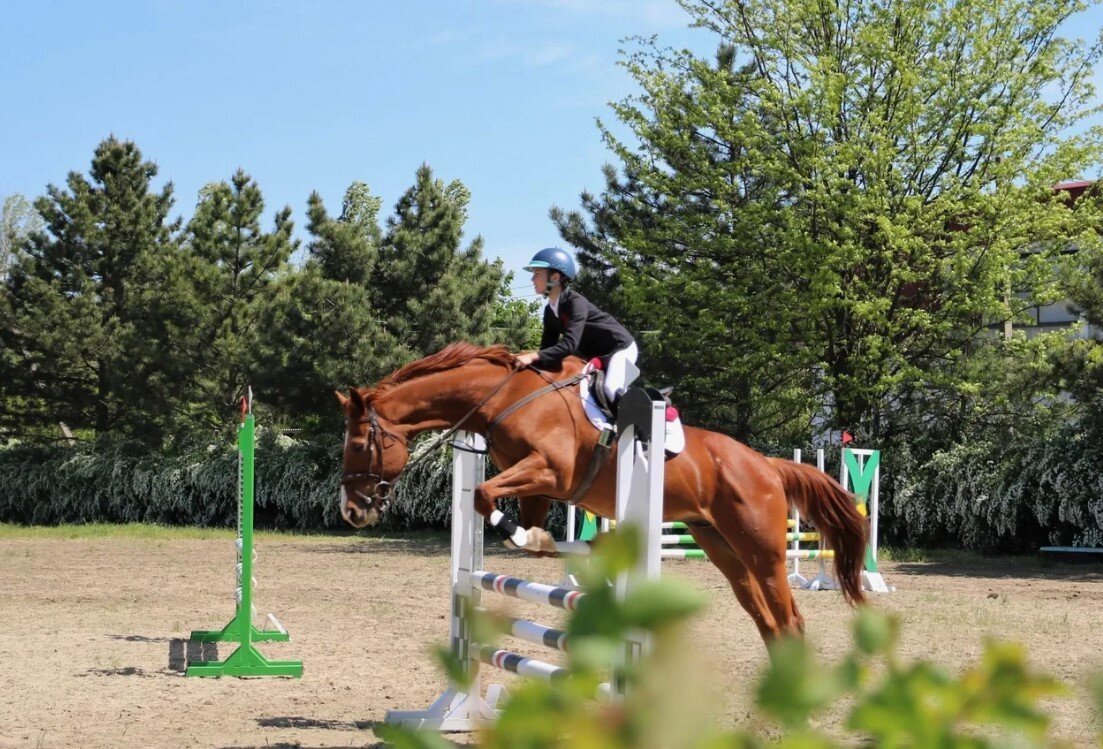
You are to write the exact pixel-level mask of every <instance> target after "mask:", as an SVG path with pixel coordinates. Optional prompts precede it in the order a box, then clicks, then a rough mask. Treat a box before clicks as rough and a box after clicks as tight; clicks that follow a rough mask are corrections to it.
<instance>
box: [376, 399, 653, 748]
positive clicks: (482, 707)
mask: <svg viewBox="0 0 1103 749" xmlns="http://www.w3.org/2000/svg"><path fill="white" fill-rule="evenodd" d="M665 426H666V404H665V402H663V401H654V402H652V401H651V399H650V397H649V396H648V395H647V394H646V392H645V391H643V390H640V389H632V390H629V391H628V392H627V393H626V394H625V395H624V397H623V398H622V400H621V405H620V409H619V414H618V432H619V435H620V438H619V440H618V442H617V480H616V497H617V502H616V515H617V520H618V521H620V522H621V523H627V524H633V525H637V526H639V527H641V528H642V529H643V530H644V533H643V538H644V541H645V548H644V550H643V553H642V554H641V557H640V560H639V562H638V564H637V567H636V569H635V570H633V571H631V572H629V573H626V574H624V575H622V576H621V577H620V578H618V580H616V589H617V593H618V595H621V596H623V595H625V594H626V593H627V591H628V590H629V589H630V588H631V587H632V586H633V585H635V584H638V582H639V581H641V580H645V579H654V578H657V577H658V574H659V565H660V561H661V558H660V556H659V554H660V540H659V537H660V536H661V535H662V534H661V530H660V527H659V526H660V524H661V523H662V510H663V508H662V496H663V494H662V489H663V474H664V469H665V454H664V445H663V436H664V433H665ZM637 435H639V436H640V437H641V438H642V439H637ZM648 437H650V439H647V438H648ZM645 443H646V445H647V447H646V449H645V448H644V444H645ZM454 445H456V446H457V447H459V448H460V449H456V450H454V451H453V461H454V467H453V490H452V555H451V579H452V621H451V636H452V639H451V649H452V655H453V656H454V657H455V658H456V659H457V660H458V661H459V662H460V663H462V664H463V666H464V669H465V674H464V677H465V678H464V680H463V681H464V683H462V684H452V685H450V686H449V688H448V689H447V690H446V691H445V692H444V694H442V695H441V696H440V697H439V698H438V699H437V700H436V701H435V702H434V703H433V704H432V705H430V706H429V707H428V708H427V709H425V710H414V711H398V710H393V711H390V712H388V713H387V715H386V722H387V723H396V724H401V725H405V726H409V727H413V728H420V729H431V730H436V731H442V732H449V731H470V730H473V729H474V728H476V727H478V726H479V725H480V724H484V723H486V722H488V721H493V720H495V719H496V718H497V705H498V702H499V701H500V700H501V698H502V697H503V696H504V695H505V694H506V691H505V688H504V687H503V686H501V685H497V684H492V685H484V683H483V677H484V674H483V670H484V667H494V668H498V669H501V670H505V671H510V672H512V673H516V674H519V675H522V676H529V677H534V678H540V679H547V680H555V679H559V678H562V677H563V676H565V675H566V670H565V669H563V668H562V667H560V666H556V665H554V664H551V663H545V662H544V661H540V660H537V659H534V658H527V657H524V656H521V655H518V654H517V653H514V652H512V651H510V650H507V649H504V648H499V647H497V646H491V645H488V644H485V643H477V642H474V641H473V640H472V635H471V621H470V617H471V616H472V615H473V614H474V613H475V612H479V611H484V610H485V609H483V607H482V596H483V594H485V593H496V594H498V595H504V596H509V597H512V598H517V599H520V600H524V601H529V602H532V603H537V604H543V605H547V606H551V607H555V608H559V609H562V610H564V611H574V610H575V609H576V607H577V606H578V605H579V603H580V602H581V601H582V599H583V598H584V594H583V593H582V592H581V591H578V590H575V589H573V588H567V587H562V586H555V585H544V584H542V583H535V582H530V581H528V580H523V579H521V578H518V577H513V576H511V575H504V574H499V573H496V572H489V571H487V570H486V569H484V568H483V518H482V517H480V516H478V515H477V514H476V513H475V507H474V493H475V487H476V486H478V485H479V484H480V483H482V481H483V479H484V477H485V460H484V458H483V456H482V455H481V454H478V451H483V450H485V447H486V443H485V441H484V440H483V438H482V437H479V436H478V435H474V434H469V433H466V432H460V433H459V434H458V435H457V438H456V442H455V443H454ZM583 546H585V544H583ZM567 550H573V548H572V547H570V546H568V547H567ZM508 626H509V632H510V635H511V636H513V637H517V638H518V639H521V640H525V641H527V642H531V643H534V644H538V645H544V646H546V647H549V648H551V649H552V650H556V651H565V650H566V649H567V648H568V646H569V644H568V640H567V635H566V633H565V632H564V631H562V630H559V629H555V628H553V627H548V626H546V625H543V624H539V623H537V622H532V621H528V620H524V619H509V620H508ZM625 645H626V647H625V658H626V659H635V658H639V657H640V656H641V655H642V653H643V652H644V651H645V650H646V649H647V648H648V646H649V642H648V641H647V639H646V636H645V635H644V634H642V633H637V634H632V635H630V636H629V639H628V640H626V643H625ZM621 665H623V664H621ZM614 676H617V670H616V668H614ZM614 682H615V683H614V684H613V685H611V686H609V687H608V688H604V689H602V690H600V691H601V692H602V693H603V694H609V693H615V694H620V695H623V693H624V684H623V681H621V680H620V679H619V677H618V678H616V679H615V680H614ZM484 687H485V689H484Z"/></svg>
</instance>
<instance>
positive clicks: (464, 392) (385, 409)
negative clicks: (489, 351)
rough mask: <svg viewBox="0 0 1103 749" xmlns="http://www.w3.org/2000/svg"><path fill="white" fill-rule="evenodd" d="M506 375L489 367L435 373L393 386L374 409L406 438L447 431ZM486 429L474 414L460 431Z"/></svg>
mask: <svg viewBox="0 0 1103 749" xmlns="http://www.w3.org/2000/svg"><path fill="white" fill-rule="evenodd" d="M507 374H508V372H507V371H506V370H505V369H502V368H497V367H492V366H489V365H488V366H479V367H472V366H465V367H457V368H456V369H450V370H445V371H443V372H434V373H432V374H428V375H424V376H422V377H418V378H416V379H413V380H409V381H408V382H403V383H400V384H398V385H395V386H394V387H392V388H391V389H389V390H388V391H387V392H385V393H384V394H383V395H381V396H380V397H379V398H378V399H376V401H375V408H376V411H377V412H378V413H379V415H380V416H382V417H383V418H384V419H386V420H387V421H389V422H391V423H392V424H394V425H396V426H398V427H399V428H401V429H402V431H403V433H404V434H405V436H406V437H407V438H411V437H414V436H416V435H418V434H420V433H421V432H426V431H429V430H431V429H447V428H449V427H452V426H455V424H456V422H458V421H459V420H460V419H461V418H463V417H464V416H465V415H467V413H468V412H469V411H471V410H472V409H474V408H475V407H476V406H478V405H479V404H480V402H482V401H483V399H484V398H486V397H487V396H488V395H490V393H491V391H492V390H493V389H494V387H495V386H497V385H498V384H499V383H500V382H501V381H502V379H503V378H504V377H505V376H506V375H507ZM485 426H486V423H485V418H483V417H482V416H481V415H480V414H478V413H475V414H472V416H471V417H470V418H469V419H468V420H467V421H466V422H464V426H463V428H464V429H470V430H471V431H475V432H477V431H480V430H481V429H482V428H484V427H485Z"/></svg>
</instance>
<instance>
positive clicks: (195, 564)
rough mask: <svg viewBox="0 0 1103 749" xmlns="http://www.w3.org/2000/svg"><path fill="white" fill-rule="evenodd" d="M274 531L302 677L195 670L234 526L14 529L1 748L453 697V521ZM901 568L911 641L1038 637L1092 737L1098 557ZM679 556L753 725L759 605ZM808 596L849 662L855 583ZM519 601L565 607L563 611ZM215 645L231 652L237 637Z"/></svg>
mask: <svg viewBox="0 0 1103 749" xmlns="http://www.w3.org/2000/svg"><path fill="white" fill-rule="evenodd" d="M257 545H258V549H259V559H258V562H257V566H256V578H257V580H258V585H259V589H258V592H257V594H256V598H257V609H258V611H259V612H260V613H261V615H262V616H264V615H265V614H266V613H267V612H268V611H272V612H275V613H276V615H277V616H278V617H279V619H280V620H281V622H282V623H283V624H284V626H286V627H287V629H288V630H289V631H290V632H291V635H292V642H290V643H260V645H259V646H258V647H259V649H260V650H261V651H262V652H263V653H264V654H265V655H267V656H269V657H270V658H281V659H290V658H293V659H301V660H302V661H303V662H304V664H305V673H304V676H303V678H302V679H286V678H278V679H248V680H245V679H234V678H222V679H199V678H184V676H183V669H184V666H185V659H186V657H188V655H189V645H188V644H187V642H186V640H187V637H188V633H189V632H190V630H192V629H216V628H220V627H221V626H222V625H224V624H225V623H226V622H227V621H229V619H230V618H231V617H232V615H233V601H232V591H233V587H234V571H233V565H234V556H233V554H234V552H233V549H232V541H230V540H229V537H226V538H224V539H213V540H212V539H202V540H200V539H176V538H170V539H161V540H156V539H136V538H125V537H114V538H113V537H107V538H95V539H88V538H77V539H60V538H41V537H36V536H33V535H30V534H28V535H27V536H26V537H22V536H19V535H18V534H17V535H16V536H15V537H8V538H4V539H0V664H3V670H4V673H3V676H2V678H0V747H43V748H44V749H45V748H48V747H123V746H135V747H180V746H202V747H260V746H263V747H273V746H277V747H299V746H303V747H316V746H317V747H322V746H324V747H354V746H355V747H364V746H377V745H379V741H378V739H377V738H376V737H375V734H374V732H373V728H374V726H376V725H377V723H378V722H379V721H381V720H382V719H383V715H384V713H385V712H386V711H387V710H389V709H395V708H397V709H419V708H422V707H424V706H426V705H428V704H429V703H430V702H431V701H432V700H433V699H434V698H435V697H436V696H437V694H438V693H439V692H440V691H441V689H442V687H443V686H444V680H443V677H442V676H441V674H440V673H439V672H438V670H437V669H436V666H435V664H434V661H433V659H432V657H431V656H430V654H429V646H430V645H431V644H434V643H441V642H444V641H445V640H446V639H447V636H448V598H449V594H448V548H447V540H446V539H445V538H444V537H443V536H440V537H431V538H428V539H427V538H425V537H416V538H414V537H407V538H403V537H392V538H389V539H385V538H378V537H357V536H333V537H325V536H275V535H264V536H262V537H261V539H260V540H259V541H258V544H257ZM486 566H487V568H488V569H491V570H493V571H496V572H503V573H510V574H517V575H519V576H523V577H528V578H530V579H534V580H538V581H543V582H551V583H554V582H558V581H559V580H560V578H561V575H562V567H561V565H560V563H559V562H556V561H554V560H531V559H526V558H518V557H516V556H514V555H511V554H507V553H505V552H497V551H492V550H490V549H488V559H487V564H486ZM883 567H884V570H883V571H884V572H885V576H886V578H887V580H888V582H889V583H890V584H892V585H894V586H895V587H896V592H894V593H892V594H890V595H885V596H880V597H878V598H877V599H876V602H875V603H876V605H877V606H879V607H882V608H884V609H887V610H890V611H894V612H896V613H897V614H899V616H900V617H901V618H902V620H903V625H904V629H903V631H904V639H903V651H904V654H905V656H907V657H914V658H929V659H932V660H934V661H936V662H939V663H941V664H944V665H946V666H947V667H950V668H960V667H963V666H964V665H966V664H968V663H971V662H973V661H974V660H975V659H976V657H977V656H978V654H979V652H980V648H981V639H982V637H983V636H984V635H993V636H995V637H999V638H1003V639H1013V640H1017V641H1020V642H1023V643H1025V644H1027V646H1028V647H1029V652H1030V654H1031V659H1032V664H1033V665H1035V666H1036V667H1038V668H1040V669H1043V670H1045V671H1048V672H1049V673H1051V674H1053V675H1055V676H1057V677H1058V678H1060V679H1062V680H1065V681H1067V682H1069V683H1070V684H1073V685H1074V686H1075V688H1074V697H1073V698H1069V699H1065V700H1062V701H1059V702H1057V703H1055V704H1054V705H1053V709H1054V711H1055V713H1054V714H1055V716H1056V725H1055V730H1054V734H1055V735H1056V736H1059V737H1061V738H1063V739H1065V740H1067V741H1071V742H1073V743H1075V744H1077V745H1089V744H1091V743H1092V741H1093V739H1094V736H1096V735H1097V733H1098V731H1099V718H1098V716H1095V715H1094V713H1093V711H1092V710H1091V708H1090V707H1089V706H1088V701H1087V698H1086V696H1085V689H1084V685H1085V683H1086V681H1087V679H1088V677H1089V675H1090V674H1092V673H1094V672H1096V671H1099V670H1101V669H1103V569H1101V567H1100V566H1099V565H1095V566H1090V565H1089V566H1084V565H1070V566H1066V565H1059V564H1056V565H1049V564H1047V565H1041V564H1038V563H1037V562H1035V561H1033V560H1029V559H992V560H979V561H978V560H972V561H967V562H952V563H951V562H943V563H910V564H909V563H895V564H892V563H886V564H884V565H883ZM664 570H665V571H666V573H667V574H672V575H676V576H678V577H679V578H683V579H685V580H686V581H687V582H688V583H689V584H692V585H695V586H697V587H698V588H700V589H703V590H705V591H706V592H707V593H708V596H709V598H710V600H711V602H712V603H711V606H710V607H709V609H708V610H707V612H706V613H705V615H704V616H703V617H702V618H701V619H700V620H699V621H697V622H696V623H695V624H694V636H695V637H696V638H698V640H699V642H700V644H701V645H700V650H701V652H707V653H708V661H709V672H710V673H709V675H708V678H709V679H711V680H712V682H713V685H714V691H715V694H716V700H717V709H716V711H717V717H718V719H719V720H720V722H721V723H722V724H724V725H728V726H735V725H739V724H744V723H745V722H746V721H749V720H754V718H753V716H752V715H751V708H750V705H751V698H750V690H751V688H752V684H753V681H754V676H755V674H756V673H757V672H758V669H759V668H760V667H761V666H762V664H763V662H764V660H765V657H766V656H765V651H764V649H763V647H762V645H761V643H760V641H759V640H758V636H757V632H756V630H755V629H754V627H753V625H752V624H751V621H750V619H749V618H747V616H746V615H744V614H743V613H742V611H741V610H739V609H738V607H737V604H736V603H735V600H734V598H733V596H732V595H731V594H730V591H729V590H728V588H727V584H726V583H725V581H724V580H723V579H722V578H721V576H720V574H719V573H718V572H717V571H716V570H715V568H713V567H712V566H711V565H709V564H707V563H702V562H697V561H679V562H673V563H668V564H667V565H666V566H665V567H664ZM488 595H489V594H488ZM797 595H798V602H799V604H800V606H801V609H802V612H803V613H804V615H805V618H806V619H807V621H808V636H809V638H810V640H811V642H812V643H814V645H815V647H816V649H817V651H818V652H819V653H820V655H821V657H822V658H824V659H826V660H828V661H831V660H833V659H837V658H838V657H840V655H841V654H842V653H843V652H844V651H845V650H846V648H847V646H848V643H849V632H848V626H847V623H848V618H849V614H848V609H847V608H846V606H845V605H844V604H843V601H842V598H841V597H840V595H839V594H837V593H816V592H806V591H800V592H798V593H797ZM509 604H519V605H518V606H517V608H516V609H514V610H516V611H518V612H520V613H521V614H526V613H530V614H532V615H535V618H537V619H538V620H541V621H544V622H545V623H548V624H555V623H557V622H558V621H559V619H558V617H556V616H555V615H554V612H552V610H550V609H549V610H542V611H541V610H537V609H535V608H526V607H527V606H528V605H527V604H520V602H516V601H512V599H509ZM509 604H506V605H509ZM197 647H199V646H197V645H195V644H192V645H191V646H190V648H191V653H192V654H197V653H196V652H195V649H196V648H197ZM207 647H208V648H210V647H211V646H209V645H208V646H207ZM217 647H218V654H219V656H220V657H225V656H226V655H228V654H229V652H230V651H231V650H232V646H230V645H227V644H220V645H218V646H217ZM517 649H518V650H521V651H524V648H523V647H518V648H517ZM543 657H547V656H543ZM549 660H554V655H553V656H552V657H551V658H549ZM492 676H493V677H494V680H501V681H507V682H508V678H506V677H507V676H508V675H502V677H501V678H500V679H499V678H498V672H494V673H493V675H492ZM841 715H842V714H841V713H839V714H838V715H835V714H829V715H827V716H826V717H825V725H827V726H828V727H830V726H831V725H832V724H833V722H835V723H837V722H838V721H839V720H840V719H841Z"/></svg>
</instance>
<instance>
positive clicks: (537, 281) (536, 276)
mask: <svg viewBox="0 0 1103 749" xmlns="http://www.w3.org/2000/svg"><path fill="white" fill-rule="evenodd" d="M532 286H533V288H534V289H536V293H537V294H543V293H544V292H545V291H546V290H547V288H548V270H547V268H536V269H534V270H533V271H532Z"/></svg>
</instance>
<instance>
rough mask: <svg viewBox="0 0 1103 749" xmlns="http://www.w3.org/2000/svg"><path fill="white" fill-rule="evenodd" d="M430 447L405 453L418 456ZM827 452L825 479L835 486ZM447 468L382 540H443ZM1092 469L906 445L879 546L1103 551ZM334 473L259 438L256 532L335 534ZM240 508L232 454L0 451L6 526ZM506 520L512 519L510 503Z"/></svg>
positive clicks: (1071, 442)
mask: <svg viewBox="0 0 1103 749" xmlns="http://www.w3.org/2000/svg"><path fill="white" fill-rule="evenodd" d="M428 443H429V440H423V441H422V442H421V443H419V444H418V445H417V446H415V448H414V455H415V456H419V455H421V454H422V453H424V451H425V450H426V449H427V448H428V447H429V444H428ZM759 447H762V446H759ZM767 452H770V453H772V454H775V455H782V454H786V451H784V450H781V449H778V450H767ZM833 452H834V454H833V455H829V458H830V459H831V461H832V463H831V465H829V467H828V470H829V472H830V473H831V474H832V475H837V473H838V471H837V459H838V453H837V451H833ZM451 461H452V455H451V450H450V449H447V448H445V449H440V450H437V451H436V452H435V453H434V454H432V455H430V456H428V457H427V458H426V459H425V460H424V461H422V462H420V463H419V464H418V465H417V466H415V467H414V468H413V469H412V470H410V471H409V472H408V473H407V474H405V475H404V476H403V478H402V481H401V482H399V484H398V486H397V488H396V490H395V497H394V500H393V502H392V503H391V506H390V509H389V510H388V512H387V515H386V516H385V519H384V522H383V524H382V525H381V526H380V527H381V529H384V530H405V529H423V528H429V529H444V528H447V527H448V526H449V523H450V513H451V494H452V492H451V483H452V470H451V465H452V463H451ZM1100 466H1103V442H1101V441H1100V440H1098V439H1093V438H1092V437H1091V434H1090V432H1085V431H1078V430H1069V431H1068V432H1067V433H1065V434H1063V435H1059V436H1056V437H1055V436H1054V435H1053V434H1048V435H1040V436H1038V437H1035V438H1029V437H1026V438H1020V439H1018V440H1016V441H1014V442H1007V441H1000V440H995V439H991V440H983V439H974V440H971V441H970V442H969V443H968V444H964V445H950V446H947V447H945V448H943V449H940V450H938V451H936V452H935V453H934V454H933V455H930V456H927V457H924V456H922V455H917V454H913V453H912V452H910V451H909V449H908V447H907V445H906V444H902V445H897V446H893V447H892V448H891V450H888V451H886V452H885V454H884V457H883V463H882V479H881V481H882V487H881V539H880V540H881V543H882V545H894V546H908V547H914V546H924V547H954V548H964V549H971V550H978V551H1009V552H1022V551H1032V550H1036V549H1037V548H1038V546H1042V545H1047V544H1055V545H1077V546H1103V472H1101V471H1100ZM340 472H341V445H340V443H336V442H334V443H332V444H311V443H306V442H296V441H293V440H290V439H288V438H286V437H277V436H275V435H274V434H273V433H271V432H269V431H267V430H264V429H263V428H262V429H260V430H258V444H257V452H256V473H257V481H256V523H257V527H260V528H294V529H299V530H326V529H341V528H343V527H344V526H343V522H342V520H341V518H340V516H339V514H338V508H337V496H338V489H339V483H340ZM488 473H489V475H493V468H491V469H490V471H488ZM236 502H237V452H236V450H235V449H234V447H233V446H232V445H217V446H210V447H208V448H206V449H201V450H192V451H186V452H178V453H168V454H161V453H152V452H150V451H148V450H147V449H145V448H143V447H141V446H140V445H138V444H137V443H133V442H119V443H99V444H94V445H88V444H85V445H79V446H76V447H31V446H15V447H8V448H5V449H2V450H0V521H2V522H10V523H20V524H35V525H55V524H60V523H91V522H107V523H129V522H146V523H163V524H169V525H198V526H226V527H229V526H233V525H234V524H235V523H236V517H237V505H236ZM505 507H506V508H507V510H509V511H512V512H514V513H515V512H516V505H515V504H514V503H510V502H506V503H505ZM565 518H566V508H565V505H564V504H563V503H555V505H554V506H553V509H552V513H551V516H550V522H549V527H550V529H551V530H552V532H553V533H556V534H557V535H560V534H562V532H563V527H564V525H565Z"/></svg>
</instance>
